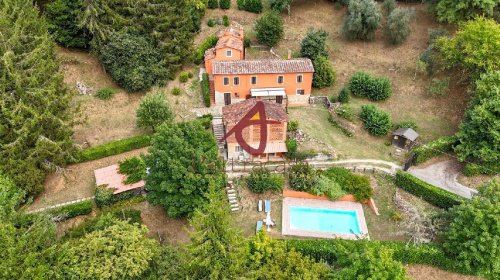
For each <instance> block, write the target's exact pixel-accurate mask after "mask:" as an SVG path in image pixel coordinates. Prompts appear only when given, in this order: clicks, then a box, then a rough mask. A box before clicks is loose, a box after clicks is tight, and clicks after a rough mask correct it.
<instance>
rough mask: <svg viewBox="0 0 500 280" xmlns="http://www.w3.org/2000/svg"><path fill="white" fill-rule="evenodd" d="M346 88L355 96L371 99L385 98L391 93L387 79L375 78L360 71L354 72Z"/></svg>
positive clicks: (389, 82)
mask: <svg viewBox="0 0 500 280" xmlns="http://www.w3.org/2000/svg"><path fill="white" fill-rule="evenodd" d="M348 89H349V91H350V92H351V93H352V94H354V95H355V96H361V97H366V98H368V99H370V100H372V101H380V100H385V99H387V98H389V97H390V96H391V95H392V89H391V81H389V79H387V78H377V77H374V76H372V75H370V74H368V73H365V72H362V71H359V72H356V73H354V75H353V76H352V77H351V80H350V81H349V84H348Z"/></svg>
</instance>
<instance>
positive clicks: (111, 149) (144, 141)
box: [77, 135, 151, 162]
mask: <svg viewBox="0 0 500 280" xmlns="http://www.w3.org/2000/svg"><path fill="white" fill-rule="evenodd" d="M150 142H151V136H150V135H139V136H133V137H130V138H126V139H122V140H117V141H113V142H109V143H106V144H103V145H99V146H95V147H91V148H87V149H84V150H82V151H81V152H80V153H79V155H78V161H77V162H85V161H90V160H96V159H101V158H105V157H109V156H112V155H117V154H121V153H124V152H128V151H131V150H135V149H140V148H144V147H147V146H149V145H150Z"/></svg>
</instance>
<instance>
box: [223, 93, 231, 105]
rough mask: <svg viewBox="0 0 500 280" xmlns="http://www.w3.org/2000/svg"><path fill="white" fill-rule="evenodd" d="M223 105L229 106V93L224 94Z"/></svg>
mask: <svg viewBox="0 0 500 280" xmlns="http://www.w3.org/2000/svg"><path fill="white" fill-rule="evenodd" d="M224 105H231V93H230V92H226V93H224Z"/></svg>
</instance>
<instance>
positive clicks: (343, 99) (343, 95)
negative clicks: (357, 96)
mask: <svg viewBox="0 0 500 280" xmlns="http://www.w3.org/2000/svg"><path fill="white" fill-rule="evenodd" d="M349 94H350V93H349V88H348V87H343V88H342V90H340V93H339V98H338V100H339V102H340V103H349V100H350V99H351V96H350V95H349Z"/></svg>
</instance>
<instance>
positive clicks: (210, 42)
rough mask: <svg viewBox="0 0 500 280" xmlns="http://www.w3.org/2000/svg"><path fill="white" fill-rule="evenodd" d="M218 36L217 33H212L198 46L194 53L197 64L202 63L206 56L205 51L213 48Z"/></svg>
mask: <svg viewBox="0 0 500 280" xmlns="http://www.w3.org/2000/svg"><path fill="white" fill-rule="evenodd" d="M217 40H218V38H217V36H215V35H211V36H209V37H207V38H206V39H205V41H203V43H201V44H200V45H199V46H198V47H197V48H196V51H195V53H194V59H193V60H194V63H196V64H200V63H202V62H203V59H204V57H205V52H206V51H207V50H208V49H210V48H213V47H215V45H216V44H217Z"/></svg>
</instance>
